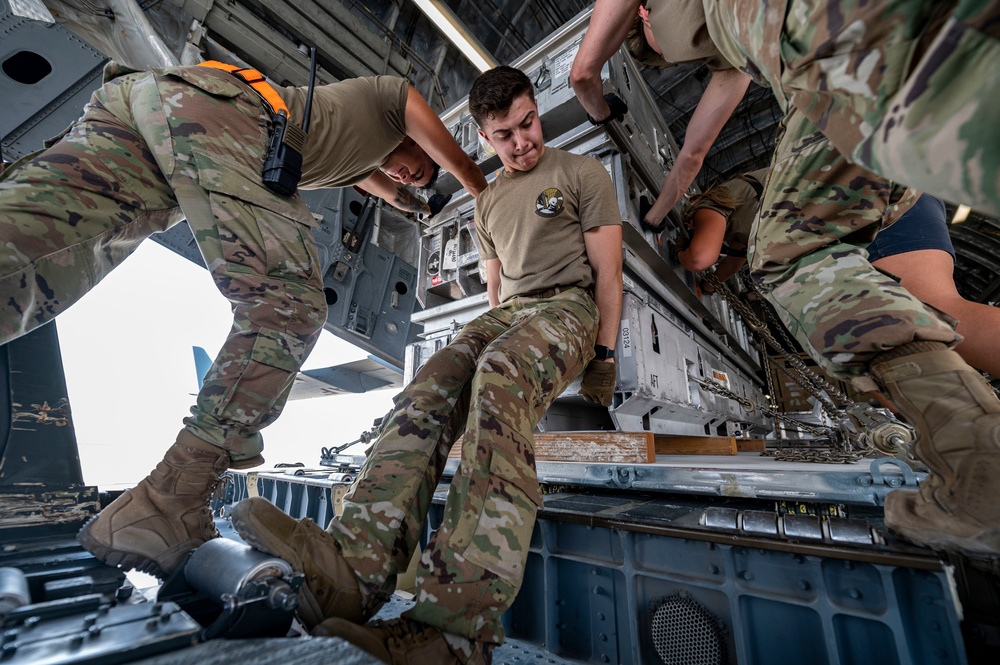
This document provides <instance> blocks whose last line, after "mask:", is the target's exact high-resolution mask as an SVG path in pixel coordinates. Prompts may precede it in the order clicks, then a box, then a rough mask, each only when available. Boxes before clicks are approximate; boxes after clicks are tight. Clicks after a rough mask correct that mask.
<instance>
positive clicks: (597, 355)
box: [594, 344, 615, 360]
mask: <svg viewBox="0 0 1000 665" xmlns="http://www.w3.org/2000/svg"><path fill="white" fill-rule="evenodd" d="M614 357H615V350H614V349H609V348H608V347H606V346H604V345H603V344H595V345H594V360H609V359H611V358H614Z"/></svg>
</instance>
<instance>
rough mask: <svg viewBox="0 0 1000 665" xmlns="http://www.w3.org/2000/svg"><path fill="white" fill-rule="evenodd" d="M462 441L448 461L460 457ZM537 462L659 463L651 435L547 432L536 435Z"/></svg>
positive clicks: (644, 433) (653, 438) (635, 433)
mask: <svg viewBox="0 0 1000 665" xmlns="http://www.w3.org/2000/svg"><path fill="white" fill-rule="evenodd" d="M461 449H462V440H461V439H459V440H458V441H456V442H455V445H454V446H453V447H452V449H451V453H450V454H449V455H448V456H449V457H454V458H457V457H460V456H461ZM535 461H537V462H601V463H605V464H648V463H650V462H655V461H656V447H655V436H654V435H653V433H652V432H544V433H538V434H535Z"/></svg>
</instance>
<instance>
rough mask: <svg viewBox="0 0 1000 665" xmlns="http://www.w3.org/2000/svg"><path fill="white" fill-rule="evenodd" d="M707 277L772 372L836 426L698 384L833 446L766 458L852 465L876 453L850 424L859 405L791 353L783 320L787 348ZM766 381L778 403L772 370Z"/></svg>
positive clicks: (781, 327)
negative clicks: (798, 389) (752, 335)
mask: <svg viewBox="0 0 1000 665" xmlns="http://www.w3.org/2000/svg"><path fill="white" fill-rule="evenodd" d="M703 276H704V279H705V281H706V282H708V283H709V284H710V285H711V286H712V287H714V288H715V291H716V293H718V294H719V295H721V296H722V297H723V298H724V299H725V300H726V302H728V303H729V305H730V306H731V307H732V308H733V309H734V310H735V311H736V313H737V314H739V315H740V317H741V318H742V319H743V322H744V323H745V324H746V325H747V327H748V328H749V329H750V330H751V331H752V332H753V333H756V337H757V340H756V344H757V348H758V350H759V351H760V354H761V356H762V357H763V358H765V359H766V360H767V362H768V363H770V364H771V365H772V366H773V367H775V368H776V369H778V370H780V371H781V372H783V373H784V374H785V375H787V376H788V377H789V378H790V379H791V380H792V381H794V382H795V383H797V384H798V385H799V386H801V387H802V388H804V389H805V390H806V392H808V393H809V395H810V396H812V397H814V398H815V399H816V401H817V403H818V404H819V405H820V408H821V409H822V410H823V413H825V414H826V416H827V417H828V418H829V419H830V421H831V422H833V423H836V427H827V426H821V425H811V424H808V423H804V422H802V421H800V420H797V419H795V418H792V417H791V416H788V415H786V414H784V413H782V412H780V411H779V410H778V409H777V408H772V407H771V406H765V405H762V404H754V403H753V402H752V401H751V400H749V399H747V398H745V397H741V396H739V395H737V394H736V393H734V392H732V391H731V390H729V389H727V388H726V387H725V386H723V385H722V384H720V383H718V382H716V381H712V380H709V379H697V378H696V379H694V380H695V381H696V382H698V384H699V385H701V386H702V387H703V388H705V389H706V390H708V391H709V392H711V393H714V394H717V395H720V396H722V397H726V398H728V399H732V400H735V401H736V402H737V403H738V404H740V406H742V407H743V408H744V410H745V411H747V412H748V413H750V412H752V411H753V410H755V409H756V410H758V411H760V412H761V413H762V414H764V415H765V416H768V417H770V418H773V419H775V420H781V421H784V422H786V423H789V424H791V425H792V426H794V427H795V428H797V429H799V430H802V431H805V432H809V433H810V434H813V435H815V436H816V437H817V438H826V439H827V440H828V441H829V443H827V444H825V445H824V446H822V447H819V446H817V447H812V448H802V447H796V448H791V447H784V448H777V449H772V450H767V451H765V452H763V453H761V454H762V455H765V456H769V457H773V458H774V459H776V460H781V461H786V462H817V463H824V464H832V463H839V464H848V463H851V462H857V461H858V460H860V459H862V458H864V457H867V456H869V455H872V454H874V453H875V447H874V446H873V445H872V443H871V441H870V439H869V438H867V437H863V436H858V435H857V434H856V433H855V432H852V431H851V430H850V427H849V425H850V420H849V418H848V416H847V413H846V410H849V409H851V408H852V407H854V406H856V403H855V402H854V401H853V400H852V399H850V398H849V397H847V395H845V394H844V393H843V392H841V391H840V390H839V389H838V388H837V387H836V386H834V385H833V384H831V383H830V382H829V381H827V380H826V379H825V378H824V377H822V376H820V375H819V374H817V373H816V372H814V371H812V370H811V369H809V368H808V367H807V366H806V364H805V363H804V362H803V361H802V359H801V358H799V357H798V356H797V355H795V354H794V353H791V352H790V351H789V350H790V349H792V348H794V343H793V342H792V341H791V338H789V336H788V334H787V333H786V332H785V329H784V325H783V324H780V321H779V325H778V326H776V327H777V328H778V331H779V333H780V335H781V336H782V338H783V341H784V342H785V344H786V345H787V347H786V346H782V344H781V343H780V342H779V341H778V340H777V339H775V338H774V335H772V334H771V331H770V330H769V326H768V325H767V323H766V322H764V321H762V320H761V319H760V318H758V317H757V315H756V313H754V311H753V310H752V309H751V308H750V306H749V305H748V304H747V303H746V302H744V301H743V300H741V299H740V298H738V297H736V295H735V294H734V293H733V292H732V291H730V289H729V287H727V286H726V285H725V284H724V283H723V282H721V281H720V280H719V279H718V278H717V277H716V276H715V275H714V274H713V273H710V272H707V273H703ZM745 283H746V286H747V288H748V289H749V290H750V291H753V292H754V293H756V294H757V296H758V298H759V301H760V302H762V303H764V304H765V306H767V307H770V305H769V304H768V303H767V301H766V300H765V299H764V298H763V296H762V294H761V293H760V292H759V291H758V290H757V289H756V287H755V285H754V284H753V283H752V282H750V281H749V280H745ZM769 311H771V312H772V313H774V310H773V309H770V310H769ZM765 344H766V345H767V346H769V347H771V348H772V349H774V351H776V352H777V354H778V355H779V356H780V357H781V358H783V359H784V360H785V362H786V363H787V365H788V366H786V365H785V364H784V363H782V362H779V361H778V359H776V358H775V357H774V356H772V355H770V354H768V353H767V352H766V348H765V346H764V345H765ZM766 377H767V386H768V390H769V391H770V392H769V394H770V396H771V399H772V400H773V399H774V395H775V391H774V382H773V379H772V376H771V372H770V371H767V372H766ZM824 391H825V394H824ZM831 398H832V399H833V400H837V401H838V402H840V403H841V404H843V408H838V407H837V405H836V404H835V403H834V402H833V401H832V400H831ZM748 402H749V403H750V404H752V405H753V406H752V407H751V408H747V407H746V405H745V404H746V403H748Z"/></svg>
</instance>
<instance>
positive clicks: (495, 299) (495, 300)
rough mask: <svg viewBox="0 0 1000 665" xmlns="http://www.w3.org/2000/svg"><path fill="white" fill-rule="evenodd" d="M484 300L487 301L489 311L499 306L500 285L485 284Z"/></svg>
mask: <svg viewBox="0 0 1000 665" xmlns="http://www.w3.org/2000/svg"><path fill="white" fill-rule="evenodd" d="M486 298H487V300H489V303H490V309H493V308H494V307H499V306H500V285H499V284H487V285H486Z"/></svg>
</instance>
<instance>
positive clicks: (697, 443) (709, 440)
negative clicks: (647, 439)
mask: <svg viewBox="0 0 1000 665" xmlns="http://www.w3.org/2000/svg"><path fill="white" fill-rule="evenodd" d="M656 452H657V454H659V455H735V454H736V453H737V448H736V437H734V436H673V435H668V434H657V435H656Z"/></svg>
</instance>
